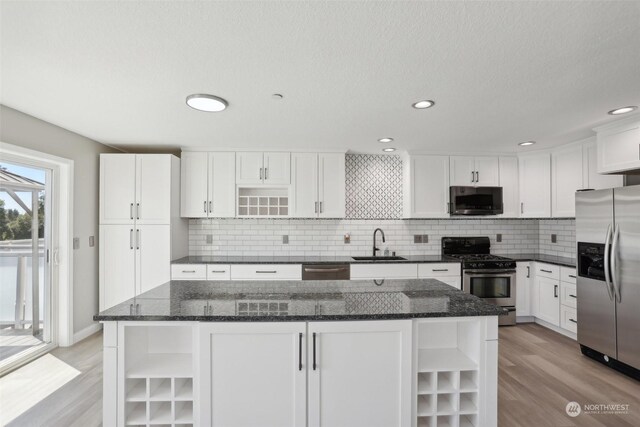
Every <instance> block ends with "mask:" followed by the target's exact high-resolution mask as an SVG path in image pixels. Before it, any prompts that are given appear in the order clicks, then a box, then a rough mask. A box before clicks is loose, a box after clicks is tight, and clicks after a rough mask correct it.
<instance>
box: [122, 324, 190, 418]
mask: <svg viewBox="0 0 640 427" xmlns="http://www.w3.org/2000/svg"><path fill="white" fill-rule="evenodd" d="M121 333H122V334H123V339H124V346H123V348H122V351H124V352H125V354H126V357H125V363H124V366H123V374H124V375H123V377H124V378H123V380H124V381H123V383H122V387H121V388H120V390H121V393H120V395H121V396H122V397H123V399H122V400H121V402H122V408H123V410H122V414H120V419H121V420H123V423H122V424H123V425H125V426H136V427H142V426H144V427H165V426H166V427H193V426H194V424H195V421H194V390H195V387H194V375H193V366H194V364H193V358H194V355H193V353H192V343H193V337H192V335H193V327H191V326H190V325H185V326H182V325H180V326H162V327H157V326H144V325H138V324H136V325H132V326H125V327H123V328H122V329H121Z"/></svg>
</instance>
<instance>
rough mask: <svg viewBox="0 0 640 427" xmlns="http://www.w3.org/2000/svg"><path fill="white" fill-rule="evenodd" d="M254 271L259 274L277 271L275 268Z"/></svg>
mask: <svg viewBox="0 0 640 427" xmlns="http://www.w3.org/2000/svg"><path fill="white" fill-rule="evenodd" d="M256 273H261V274H276V273H277V271H276V270H256Z"/></svg>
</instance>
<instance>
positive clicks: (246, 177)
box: [236, 152, 291, 185]
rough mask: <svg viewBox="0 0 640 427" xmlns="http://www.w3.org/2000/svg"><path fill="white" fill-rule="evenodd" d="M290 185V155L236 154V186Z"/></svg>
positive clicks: (274, 153) (275, 153)
mask: <svg viewBox="0 0 640 427" xmlns="http://www.w3.org/2000/svg"><path fill="white" fill-rule="evenodd" d="M290 183H291V153H277V152H269V153H263V152H244V153H236V184H238V185H246V184H273V185H288V184H290Z"/></svg>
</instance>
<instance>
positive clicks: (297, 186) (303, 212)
mask: <svg viewBox="0 0 640 427" xmlns="http://www.w3.org/2000/svg"><path fill="white" fill-rule="evenodd" d="M290 207H291V216H292V217H297V218H313V217H316V216H317V215H318V155H317V154H316V153H292V154H291V203H290Z"/></svg>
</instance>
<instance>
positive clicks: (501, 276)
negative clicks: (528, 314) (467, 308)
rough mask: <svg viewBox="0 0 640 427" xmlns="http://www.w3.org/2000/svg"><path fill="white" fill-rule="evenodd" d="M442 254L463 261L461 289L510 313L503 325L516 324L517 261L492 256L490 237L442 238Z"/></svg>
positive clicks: (503, 317) (500, 321)
mask: <svg viewBox="0 0 640 427" xmlns="http://www.w3.org/2000/svg"><path fill="white" fill-rule="evenodd" d="M442 255H444V256H447V257H451V258H456V259H459V260H460V261H461V262H462V290H463V291H464V292H467V293H469V294H472V295H475V296H477V297H479V298H483V299H486V300H487V302H490V303H493V304H496V305H499V306H501V307H504V308H506V309H507V310H509V314H508V315H507V316H500V320H499V324H500V325H515V324H516V262H515V261H514V260H512V259H510V258H505V257H501V256H497V255H491V242H490V240H489V238H488V237H443V238H442Z"/></svg>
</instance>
